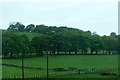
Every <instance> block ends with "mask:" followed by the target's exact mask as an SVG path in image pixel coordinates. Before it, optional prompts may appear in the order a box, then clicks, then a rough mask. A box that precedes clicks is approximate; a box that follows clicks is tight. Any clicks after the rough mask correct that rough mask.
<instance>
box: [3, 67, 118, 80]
mask: <svg viewBox="0 0 120 80" xmlns="http://www.w3.org/2000/svg"><path fill="white" fill-rule="evenodd" d="M116 71H118V69H117V68H104V69H94V68H91V69H77V68H71V67H69V68H68V69H65V68H53V69H49V73H48V78H54V77H61V76H70V75H81V74H99V75H113V76H119V74H118V73H117V72H116ZM25 78H26V79H32V78H41V79H46V78H47V74H42V73H41V74H31V75H27V74H25ZM2 79H3V80H4V79H5V80H9V79H22V76H18V75H8V76H7V78H6V77H3V78H2Z"/></svg>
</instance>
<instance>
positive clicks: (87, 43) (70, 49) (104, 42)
mask: <svg viewBox="0 0 120 80" xmlns="http://www.w3.org/2000/svg"><path fill="white" fill-rule="evenodd" d="M25 32H26V33H28V34H30V33H38V34H39V36H34V37H32V38H31V39H29V36H27V35H26V34H24V33H25ZM2 36H3V37H2V57H3V58H8V57H10V58H14V57H19V56H21V55H22V54H24V55H26V56H29V55H36V56H43V55H45V54H46V51H49V52H50V53H49V55H57V54H62V53H64V54H68V55H70V54H91V55H92V54H118V51H119V50H120V49H119V48H118V46H120V45H119V44H118V41H119V39H118V37H120V35H116V33H115V32H111V34H110V35H109V36H106V35H104V36H100V35H98V34H96V33H95V32H94V33H91V32H90V31H83V30H79V29H76V28H69V27H66V26H61V27H57V26H46V25H36V26H35V25H34V24H29V25H27V26H26V27H25V25H23V24H21V23H19V22H16V23H12V24H10V25H9V27H8V29H7V30H3V34H2Z"/></svg>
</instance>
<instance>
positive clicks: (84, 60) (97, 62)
mask: <svg viewBox="0 0 120 80" xmlns="http://www.w3.org/2000/svg"><path fill="white" fill-rule="evenodd" d="M2 63H4V64H13V65H18V66H21V59H4V60H3V62H2ZM24 65H25V66H27V67H36V68H43V69H39V70H38V69H26V68H25V76H26V77H27V76H31V77H32V76H35V75H40V74H41V75H45V74H46V57H45V56H44V57H35V58H25V59H24ZM69 67H74V68H78V69H91V68H94V69H99V70H101V69H104V70H105V69H115V70H113V73H117V68H118V55H68V56H62V55H61V56H56V57H55V56H49V69H52V68H65V69H68V68H69ZM2 73H3V78H9V77H10V76H13V75H15V76H16V77H21V68H17V67H10V66H5V65H4V66H2ZM49 73H53V71H51V70H50V71H49ZM59 73H60V72H59ZM63 73H65V72H63ZM55 74H56V73H55ZM58 77H59V76H58ZM58 77H57V78H58ZM62 77H63V78H65V77H66V78H68V77H73V78H76V77H77V78H84V77H88V78H89V77H98V78H100V77H101V78H102V77H103V78H104V77H106V76H101V75H96V74H94V75H93V74H84V75H83V74H82V75H71V76H62Z"/></svg>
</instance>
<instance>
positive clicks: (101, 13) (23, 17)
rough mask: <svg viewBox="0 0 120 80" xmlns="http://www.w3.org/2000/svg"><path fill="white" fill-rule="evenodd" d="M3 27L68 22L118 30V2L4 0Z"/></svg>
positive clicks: (0, 25)
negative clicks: (20, 24)
mask: <svg viewBox="0 0 120 80" xmlns="http://www.w3.org/2000/svg"><path fill="white" fill-rule="evenodd" d="M0 5H1V6H0V11H1V12H2V14H1V15H0V29H7V28H8V26H9V24H10V23H11V22H21V23H22V24H24V25H28V24H31V23H32V24H45V25H48V26H49V25H56V26H68V27H73V28H78V29H81V30H84V31H87V30H90V31H91V32H94V31H96V32H97V34H99V35H109V34H110V33H111V32H116V33H118V2H117V1H116V0H110V1H98V2H97V1H95V0H94V1H91V2H90V1H89V2H88V1H75V0H70V1H69V0H68V1H62V0H61V1H43V0H41V1H36V2H35V1H34V2H33V1H25V2H24V1H23V2H14V1H11V2H1V4H0Z"/></svg>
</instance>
